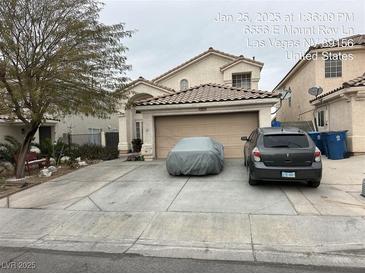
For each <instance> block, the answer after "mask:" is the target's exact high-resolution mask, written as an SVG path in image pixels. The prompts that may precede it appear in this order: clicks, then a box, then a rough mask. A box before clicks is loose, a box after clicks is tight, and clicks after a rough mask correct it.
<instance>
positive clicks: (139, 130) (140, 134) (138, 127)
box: [136, 122, 143, 140]
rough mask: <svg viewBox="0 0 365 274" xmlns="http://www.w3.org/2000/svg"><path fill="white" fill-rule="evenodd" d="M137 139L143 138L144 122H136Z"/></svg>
mask: <svg viewBox="0 0 365 274" xmlns="http://www.w3.org/2000/svg"><path fill="white" fill-rule="evenodd" d="M136 139H141V140H143V122H136Z"/></svg>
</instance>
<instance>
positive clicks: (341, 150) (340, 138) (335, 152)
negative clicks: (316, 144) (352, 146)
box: [326, 131, 347, 160]
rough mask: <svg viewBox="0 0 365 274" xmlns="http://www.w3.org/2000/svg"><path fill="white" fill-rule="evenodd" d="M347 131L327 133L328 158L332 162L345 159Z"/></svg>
mask: <svg viewBox="0 0 365 274" xmlns="http://www.w3.org/2000/svg"><path fill="white" fill-rule="evenodd" d="M346 132H347V131H330V132H327V133H326V145H327V157H328V159H331V160H339V159H343V158H345V155H346V152H347V147H346Z"/></svg>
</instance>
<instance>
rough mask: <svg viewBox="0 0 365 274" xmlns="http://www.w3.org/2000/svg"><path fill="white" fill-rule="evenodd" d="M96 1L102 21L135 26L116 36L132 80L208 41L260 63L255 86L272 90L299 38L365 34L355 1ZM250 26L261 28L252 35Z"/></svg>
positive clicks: (364, 9) (302, 46) (299, 47)
mask: <svg viewBox="0 0 365 274" xmlns="http://www.w3.org/2000/svg"><path fill="white" fill-rule="evenodd" d="M103 2H104V3H105V6H104V9H103V11H102V14H101V20H102V21H103V22H104V23H107V24H114V23H120V22H124V23H125V24H126V28H127V29H130V30H137V32H136V33H135V34H134V36H133V37H132V38H131V39H126V40H125V41H124V43H125V45H126V46H127V47H128V48H129V51H128V53H127V57H128V63H129V64H131V65H132V67H133V69H132V71H130V72H129V73H128V76H129V77H130V78H132V79H135V78H137V77H138V76H143V77H145V78H147V79H152V78H154V77H156V76H158V75H160V74H162V73H164V72H165V71H167V70H168V69H171V68H173V67H175V66H177V65H179V64H181V63H182V62H184V61H186V60H187V59H190V58H192V57H193V56H195V55H198V54H199V53H201V52H203V51H205V50H207V49H208V48H209V47H210V46H212V47H214V48H215V49H218V50H221V51H224V52H227V53H231V54H236V55H240V54H243V55H244V56H247V57H250V58H251V57H252V56H255V57H256V60H258V61H261V62H264V63H265V65H264V68H263V70H262V74H261V80H260V82H259V88H260V89H262V90H272V89H273V88H274V87H275V86H276V84H277V83H278V82H279V81H280V80H281V79H282V78H283V76H284V75H285V74H286V73H287V72H288V70H289V69H290V68H291V67H292V66H293V65H294V64H295V62H296V61H297V57H296V55H295V54H298V53H301V52H305V51H306V49H307V48H308V45H307V44H306V41H308V40H305V39H310V38H312V39H314V40H312V41H316V42H317V41H324V40H326V39H330V38H340V37H345V36H348V35H351V34H358V33H363V34H364V33H365V19H364V16H365V1H363V0H349V1H344V0H342V1H333V0H332V1H314V0H313V1H293V0H291V1H257V0H256V1H123V0H104V1H103ZM246 13H248V14H247V15H248V16H247V15H246ZM219 14H220V15H224V16H220V18H221V20H220V22H216V18H217V16H218V15H219ZM312 15H313V16H312ZM300 16H301V17H300ZM222 21H223V22H222ZM304 27H306V28H304ZM255 28H256V30H257V31H263V32H264V33H260V34H256V35H255V34H253V33H252V32H253V31H255ZM300 32H301V33H300ZM303 32H304V33H303ZM319 32H320V33H319ZM263 44H265V45H263Z"/></svg>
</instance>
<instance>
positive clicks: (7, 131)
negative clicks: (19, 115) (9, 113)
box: [0, 124, 24, 142]
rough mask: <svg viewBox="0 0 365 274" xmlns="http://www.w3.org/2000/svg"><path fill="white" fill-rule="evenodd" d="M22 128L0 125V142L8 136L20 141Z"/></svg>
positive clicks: (12, 125) (22, 136)
mask: <svg viewBox="0 0 365 274" xmlns="http://www.w3.org/2000/svg"><path fill="white" fill-rule="evenodd" d="M22 128H23V127H22V126H21V125H14V124H0V142H4V137H5V136H7V135H9V136H13V137H14V138H16V139H17V140H18V141H22V140H23V138H24V135H23V134H22Z"/></svg>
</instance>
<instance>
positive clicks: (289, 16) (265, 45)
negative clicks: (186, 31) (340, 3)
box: [213, 1, 364, 61]
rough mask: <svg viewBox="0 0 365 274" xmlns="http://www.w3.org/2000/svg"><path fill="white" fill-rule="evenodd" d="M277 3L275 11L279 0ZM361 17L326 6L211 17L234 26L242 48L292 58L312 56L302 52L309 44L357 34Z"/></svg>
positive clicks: (348, 44) (221, 13)
mask: <svg viewBox="0 0 365 274" xmlns="http://www.w3.org/2000/svg"><path fill="white" fill-rule="evenodd" d="M292 3H295V2H294V1H293V2H292ZM312 3H314V2H312ZM277 5H278V6H279V7H278V10H279V9H280V2H279V1H278V2H277ZM313 9H315V8H313ZM363 20H364V19H363V18H360V16H359V13H356V12H354V11H339V10H334V11H331V7H330V6H328V8H327V10H326V11H280V10H279V11H272V10H270V11H266V10H265V9H262V10H255V11H252V10H251V11H244V10H242V11H239V10H238V11H237V12H224V11H218V12H217V13H216V14H215V16H214V18H213V21H214V23H215V24H221V25H225V26H226V27H229V26H233V25H234V27H235V29H237V27H238V29H239V32H238V33H237V35H242V39H243V48H245V49H248V48H252V49H255V48H256V49H260V50H266V51H267V50H270V49H275V52H276V53H279V54H281V55H282V57H285V58H286V59H287V60H294V61H296V60H298V59H300V58H314V57H313V56H307V57H306V56H305V55H304V53H305V52H306V50H307V49H308V48H309V47H311V46H314V45H317V44H323V45H324V46H328V47H331V46H334V41H336V40H337V41H338V40H339V39H340V38H344V37H349V36H351V35H355V34H358V33H359V25H360V26H361V24H362V23H363V22H364V21H363ZM361 22H362V23H361ZM359 23H360V24H359ZM339 42H340V46H346V47H351V46H353V41H352V40H351V39H344V40H340V41H339ZM346 58H351V56H347V57H346Z"/></svg>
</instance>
